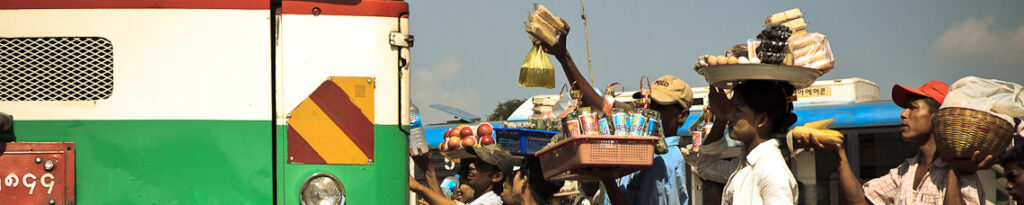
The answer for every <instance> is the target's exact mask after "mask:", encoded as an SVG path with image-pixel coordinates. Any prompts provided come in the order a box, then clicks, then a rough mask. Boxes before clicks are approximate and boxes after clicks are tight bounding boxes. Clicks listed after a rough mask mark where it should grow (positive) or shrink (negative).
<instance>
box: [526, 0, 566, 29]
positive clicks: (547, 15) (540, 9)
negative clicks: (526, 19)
mask: <svg viewBox="0 0 1024 205" xmlns="http://www.w3.org/2000/svg"><path fill="white" fill-rule="evenodd" d="M533 13H536V14H537V15H538V16H540V18H541V19H543V20H544V22H547V23H548V24H550V25H551V27H553V28H554V29H555V30H557V31H558V32H565V24H564V23H562V18H558V17H557V16H555V15H554V14H552V13H551V11H548V8H545V7H544V5H541V4H533Z"/></svg>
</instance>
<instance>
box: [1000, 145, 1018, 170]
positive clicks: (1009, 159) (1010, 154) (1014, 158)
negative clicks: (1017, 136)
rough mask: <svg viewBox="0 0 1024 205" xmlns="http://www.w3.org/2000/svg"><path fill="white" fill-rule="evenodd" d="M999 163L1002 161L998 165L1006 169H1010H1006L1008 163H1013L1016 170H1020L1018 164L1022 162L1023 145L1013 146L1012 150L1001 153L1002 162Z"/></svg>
mask: <svg viewBox="0 0 1024 205" xmlns="http://www.w3.org/2000/svg"><path fill="white" fill-rule="evenodd" d="M1000 161H1002V162H1000V164H1002V165H1003V167H1004V168H1006V169H1010V167H1006V166H1007V165H1009V164H1010V163H1014V164H1015V165H1016V167H1017V168H1022V166H1021V164H1020V162H1021V161H1024V145H1017V146H1013V149H1010V151H1006V153H1003V156H1002V160H1000Z"/></svg>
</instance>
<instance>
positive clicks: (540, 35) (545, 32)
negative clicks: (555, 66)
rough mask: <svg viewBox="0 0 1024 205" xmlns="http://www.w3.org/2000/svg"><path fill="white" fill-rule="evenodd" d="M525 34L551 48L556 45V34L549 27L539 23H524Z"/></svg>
mask: <svg viewBox="0 0 1024 205" xmlns="http://www.w3.org/2000/svg"><path fill="white" fill-rule="evenodd" d="M526 33H529V34H530V36H533V38H536V39H538V40H540V41H541V42H543V43H544V44H546V45H548V46H551V45H555V44H558V36H557V33H554V31H553V30H551V28H550V26H547V25H544V24H543V23H539V22H526Z"/></svg>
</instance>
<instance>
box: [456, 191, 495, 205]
mask: <svg viewBox="0 0 1024 205" xmlns="http://www.w3.org/2000/svg"><path fill="white" fill-rule="evenodd" d="M456 204H459V205H463V203H462V202H458V203H456ZM501 204H502V202H501V196H498V195H497V194H494V191H489V192H487V193H484V195H480V197H477V198H476V199H475V200H473V201H471V202H469V204H468V205H501Z"/></svg>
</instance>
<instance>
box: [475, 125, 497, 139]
mask: <svg viewBox="0 0 1024 205" xmlns="http://www.w3.org/2000/svg"><path fill="white" fill-rule="evenodd" d="M493 131H494V127H491V124H487V123H484V124H480V126H477V127H476V135H479V136H484V135H491V132H493Z"/></svg>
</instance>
